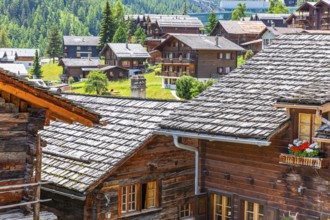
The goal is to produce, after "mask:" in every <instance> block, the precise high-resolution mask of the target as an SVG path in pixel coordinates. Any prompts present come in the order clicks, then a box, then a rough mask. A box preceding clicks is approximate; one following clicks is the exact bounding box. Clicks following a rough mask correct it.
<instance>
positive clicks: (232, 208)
mask: <svg viewBox="0 0 330 220" xmlns="http://www.w3.org/2000/svg"><path fill="white" fill-rule="evenodd" d="M329 40H330V35H317V34H314V35H313V34H292V35H281V36H279V37H278V38H277V39H276V40H274V41H273V43H272V45H270V46H269V47H268V48H267V49H266V50H264V51H261V52H259V53H258V54H257V55H256V56H254V57H253V58H251V59H250V60H249V61H247V62H246V64H245V65H243V66H242V67H239V68H237V69H236V70H234V71H233V72H231V74H230V75H228V76H227V77H225V78H224V79H223V80H221V81H220V82H219V83H218V84H217V85H215V86H213V87H211V88H210V89H209V90H207V91H206V92H204V93H202V94H201V95H200V96H198V97H197V98H196V99H194V100H192V101H190V102H188V103H185V104H183V105H182V106H180V107H179V108H178V109H176V110H175V111H174V113H172V114H171V115H170V116H169V117H167V118H165V119H164V120H162V122H161V124H160V127H161V130H159V131H158V132H157V133H158V134H162V135H166V136H169V135H172V136H173V139H174V143H175V144H176V146H178V147H184V148H185V149H186V150H187V152H190V151H191V152H195V155H196V157H198V158H199V160H197V161H196V163H195V166H196V167H195V168H196V169H197V172H196V173H197V175H196V179H195V188H196V191H195V195H196V201H195V209H194V212H193V214H191V218H195V219H211V220H212V219H217V220H219V219H220V220H225V219H234V220H258V219H267V220H278V219H282V217H283V216H287V217H288V215H289V213H291V215H296V214H297V213H298V214H297V215H298V219H304V220H312V219H313V220H316V219H322V220H327V219H330V196H329V189H330V182H329V180H330V172H329V160H330V145H329V137H330V136H329V131H330V129H329V125H330V123H329V119H330V118H329V110H330V108H329V89H330V88H329V82H330V75H329V72H330V67H329V60H328V56H329V55H328V49H329V50H330V44H329ZM315 45H322V47H316V46H315ZM279 48H280V49H279ZM180 138H186V139H188V140H190V141H191V142H193V141H195V142H198V147H194V146H190V147H189V145H188V146H187V144H185V145H183V144H182V142H181V141H180ZM297 138H299V139H300V140H307V141H309V143H312V142H318V144H319V145H320V148H318V149H320V150H321V154H319V156H318V157H298V156H294V155H292V154H288V144H292V143H293V142H294V139H297ZM196 204H197V205H196ZM186 205H187V206H188V205H189V204H188V203H187V204H186ZM190 205H192V204H191V203H190ZM205 207H206V208H205ZM200 210H204V212H199V211H200ZM205 210H206V211H205Z"/></svg>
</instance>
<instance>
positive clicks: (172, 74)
mask: <svg viewBox="0 0 330 220" xmlns="http://www.w3.org/2000/svg"><path fill="white" fill-rule="evenodd" d="M156 76H167V77H181V76H192V77H194V76H195V73H194V72H176V71H162V72H156Z"/></svg>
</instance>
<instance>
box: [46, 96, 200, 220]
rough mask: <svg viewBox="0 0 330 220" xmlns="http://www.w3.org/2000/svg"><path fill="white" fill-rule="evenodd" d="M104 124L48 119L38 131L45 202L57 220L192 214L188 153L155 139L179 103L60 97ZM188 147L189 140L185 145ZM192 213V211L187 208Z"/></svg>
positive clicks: (191, 172)
mask: <svg viewBox="0 0 330 220" xmlns="http://www.w3.org/2000/svg"><path fill="white" fill-rule="evenodd" d="M64 97H65V98H67V99H69V100H71V101H73V102H75V103H79V104H80V105H82V106H85V107H87V108H92V109H94V110H95V111H96V112H99V113H100V114H101V116H102V120H104V121H105V122H107V123H108V124H107V125H106V126H96V127H94V128H87V129H86V128H84V127H83V126H81V125H79V124H76V123H74V124H71V125H68V124H65V123H62V122H52V123H51V126H50V127H47V128H46V129H45V130H44V131H42V132H41V137H42V138H43V139H44V140H45V141H46V142H47V143H48V145H47V147H46V148H43V154H44V157H43V165H42V179H43V180H44V181H48V182H50V184H48V185H45V186H43V187H42V196H43V197H44V198H52V202H49V203H45V204H43V209H44V210H49V211H52V212H54V213H55V214H56V215H57V216H58V218H59V219H60V220H71V219H72V220H76V219H81V220H83V219H97V220H103V219H107V220H111V219H181V218H183V217H186V216H188V215H191V214H192V212H191V208H192V207H190V206H187V205H186V204H189V203H190V202H192V201H193V200H194V192H193V191H194V190H193V189H194V187H193V186H194V166H193V163H194V162H193V160H192V159H193V157H194V155H193V154H192V153H190V152H185V151H183V150H181V149H179V148H176V147H175V146H174V144H173V141H172V139H171V138H170V137H164V136H156V135H153V132H154V131H155V130H156V129H158V125H157V124H158V123H160V122H161V120H162V119H163V118H164V117H166V116H168V115H169V114H170V113H171V112H173V110H174V109H176V108H177V107H178V106H179V105H180V104H181V102H178V101H166V100H155V99H153V100H148V99H142V98H119V97H109V96H91V95H77V94H66V95H64ZM190 144H193V143H190ZM189 208H190V209H189Z"/></svg>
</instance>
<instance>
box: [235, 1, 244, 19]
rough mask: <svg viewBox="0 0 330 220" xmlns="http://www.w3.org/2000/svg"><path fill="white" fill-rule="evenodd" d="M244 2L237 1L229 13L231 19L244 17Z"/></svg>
mask: <svg viewBox="0 0 330 220" xmlns="http://www.w3.org/2000/svg"><path fill="white" fill-rule="evenodd" d="M245 10H246V4H245V3H238V4H237V8H236V9H235V10H234V11H233V12H232V14H231V20H233V21H239V20H240V19H241V18H244V17H245Z"/></svg>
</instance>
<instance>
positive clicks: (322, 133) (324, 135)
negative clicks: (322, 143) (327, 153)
mask: <svg viewBox="0 0 330 220" xmlns="http://www.w3.org/2000/svg"><path fill="white" fill-rule="evenodd" d="M315 137H316V138H321V139H330V126H329V125H327V124H323V125H321V127H319V129H317V134H316V136H315Z"/></svg>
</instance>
